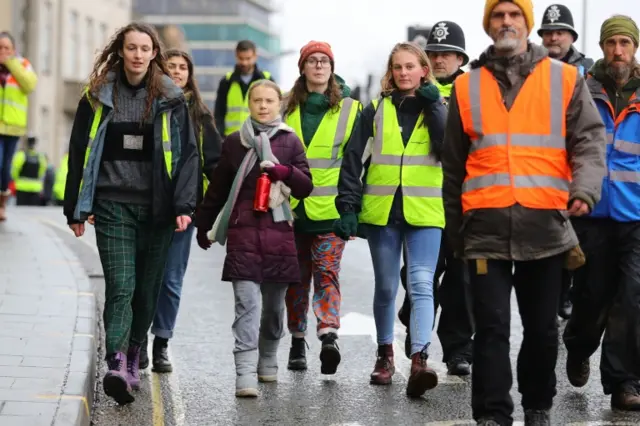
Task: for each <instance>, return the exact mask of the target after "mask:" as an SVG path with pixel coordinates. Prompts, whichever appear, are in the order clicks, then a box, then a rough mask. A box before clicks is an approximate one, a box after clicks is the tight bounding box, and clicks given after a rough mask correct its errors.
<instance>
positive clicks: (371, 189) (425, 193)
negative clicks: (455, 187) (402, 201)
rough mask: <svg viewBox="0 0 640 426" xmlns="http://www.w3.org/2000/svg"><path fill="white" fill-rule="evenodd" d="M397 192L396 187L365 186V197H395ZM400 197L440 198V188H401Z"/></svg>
mask: <svg viewBox="0 0 640 426" xmlns="http://www.w3.org/2000/svg"><path fill="white" fill-rule="evenodd" d="M397 190H398V186H396V185H369V184H367V185H365V187H364V193H365V195H377V196H381V197H389V196H393V195H395V193H396V191H397ZM402 195H403V196H406V197H438V198H440V197H442V188H433V187H425V186H403V187H402Z"/></svg>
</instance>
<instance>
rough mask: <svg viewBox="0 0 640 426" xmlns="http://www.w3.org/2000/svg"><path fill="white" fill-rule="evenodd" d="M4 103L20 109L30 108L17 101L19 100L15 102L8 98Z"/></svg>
mask: <svg viewBox="0 0 640 426" xmlns="http://www.w3.org/2000/svg"><path fill="white" fill-rule="evenodd" d="M2 103H3V104H4V105H5V106H7V105H8V106H12V107H14V108H17V109H20V110H22V111H26V110H27V109H28V107H27V105H24V104H19V103H17V102H13V101H10V100H8V99H5V100H4V101H2Z"/></svg>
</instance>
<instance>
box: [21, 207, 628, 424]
mask: <svg viewBox="0 0 640 426" xmlns="http://www.w3.org/2000/svg"><path fill="white" fill-rule="evenodd" d="M29 214H33V215H36V216H39V217H41V218H45V219H47V220H48V221H49V222H50V224H51V225H52V226H57V227H58V229H59V230H60V231H61V235H62V231H64V230H65V228H66V227H65V223H64V220H63V218H62V215H61V212H60V211H59V209H56V208H47V209H33V210H32V212H30V213H29ZM64 235H65V236H66V238H65V239H64V241H65V242H68V243H69V244H70V246H71V247H72V248H73V249H74V251H75V252H76V253H77V254H78V256H79V257H80V259H81V261H82V262H83V264H84V265H85V267H86V268H87V271H88V273H89V274H90V275H92V276H94V282H95V284H96V286H97V291H98V293H101V292H102V290H101V288H102V287H103V282H102V280H101V279H100V274H101V269H100V264H99V262H98V259H97V255H96V252H95V236H94V234H93V229H92V228H91V227H88V230H87V234H86V235H85V237H83V239H82V241H79V240H75V239H74V238H73V237H72V236H71V235H70V234H68V233H66V231H65V233H64ZM223 260H224V248H222V247H220V246H218V245H215V246H214V247H212V248H211V249H210V250H209V251H207V252H205V251H203V250H201V249H200V248H199V247H198V246H197V244H196V243H195V240H194V242H193V246H192V252H191V261H190V264H189V268H188V272H187V276H186V279H185V283H184V289H183V298H182V305H181V311H180V314H179V317H178V325H177V329H176V331H175V337H174V339H172V341H171V347H170V349H171V352H172V357H173V361H174V373H172V374H166V375H158V374H155V373H151V372H150V371H146V372H145V373H144V376H143V386H142V389H141V391H140V392H138V393H137V395H136V402H135V403H134V404H132V405H129V406H126V407H118V406H117V405H115V404H114V403H113V402H111V401H110V400H108V398H106V397H105V396H104V394H103V393H102V389H101V383H99V386H98V388H99V389H98V393H97V397H96V404H95V408H94V415H93V424H94V425H96V426H125V425H126V426H137V425H139V426H146V425H154V426H158V425H175V426H182V425H190V426H210V425H211V426H213V425H323V426H334V425H335V426H337V425H354V426H355V425H362V426H369V425H371V426H373V425H390V424H391V425H434V426H435V425H441V426H447V425H467V424H474V423H473V421H472V420H470V419H471V407H470V385H469V381H468V379H460V378H457V377H448V376H447V375H446V372H445V369H444V366H443V365H442V364H441V363H436V365H435V366H436V367H437V370H438V373H439V376H440V385H439V386H438V387H437V388H436V389H434V390H432V391H430V392H428V393H427V394H426V395H425V396H424V397H423V398H422V399H420V400H417V401H414V400H410V399H408V398H407V397H406V396H405V393H404V392H405V387H406V377H408V372H409V365H410V364H409V361H408V360H407V359H406V358H405V357H404V355H403V351H402V348H403V342H404V329H403V327H401V326H400V325H399V324H398V327H397V330H396V343H397V345H396V367H397V370H396V375H395V376H394V382H393V384H392V385H391V386H386V387H376V386H372V385H370V384H369V374H370V373H371V370H372V368H373V363H374V361H375V350H376V346H375V343H374V337H373V335H374V333H375V328H374V326H373V317H372V315H373V314H372V301H373V271H372V266H371V260H370V256H369V251H368V247H367V245H366V241H364V240H356V241H352V242H350V243H349V244H348V246H347V249H346V251H345V255H344V260H343V263H342V273H341V281H342V294H343V303H342V329H341V337H340V347H341V350H342V359H343V361H342V363H341V365H340V368H339V370H338V373H337V374H336V375H335V376H323V375H321V374H320V362H319V359H318V353H319V343H318V341H317V340H316V339H315V337H314V336H313V335H312V336H310V338H309V344H310V349H309V350H308V361H309V370H308V371H307V372H291V371H288V370H287V369H286V362H287V355H288V350H289V342H290V337H289V336H288V335H287V336H286V337H285V338H284V339H283V340H282V343H281V349H280V351H279V360H280V372H279V378H278V383H273V384H261V385H260V389H261V396H260V397H259V398H257V399H253V400H247V399H237V398H236V397H235V396H234V385H235V370H234V365H233V355H232V352H231V350H232V347H233V337H232V335H231V324H232V321H233V292H232V289H231V285H230V284H228V283H222V282H220V274H221V267H222V262H223ZM402 295H403V293H402V290H400V292H399V295H398V300H397V302H398V306H400V304H401V297H402ZM512 309H513V312H512V339H511V342H512V351H511V354H512V364H513V365H514V368H515V359H516V355H517V350H518V348H519V344H520V341H521V339H522V328H521V325H520V320H519V317H518V313H517V305H516V303H515V299H513V302H512ZM309 324H310V325H311V324H315V319H313V318H311V317H310V319H309ZM565 355H566V354H565V352H564V348H563V347H562V345H561V352H560V356H559V359H558V367H557V375H558V396H557V397H556V399H555V406H554V410H553V417H552V421H553V424H554V425H576V426H577V425H590V424H593V425H608V424H615V425H637V424H640V414H625V413H620V412H613V411H612V410H611V408H610V406H609V398H608V397H605V396H604V395H603V394H602V390H601V386H600V377H599V371H598V363H599V352H598V353H596V355H594V357H593V358H592V362H591V368H592V374H591V379H590V381H589V384H588V385H587V386H586V387H584V388H581V389H575V388H572V387H571V386H570V385H569V383H568V381H567V379H566V374H565ZM441 357H442V355H441V348H440V344H439V342H438V340H437V336H435V333H434V342H433V344H432V345H431V355H430V362H431V360H434V361H435V360H440V359H441ZM98 361H99V362H100V366H101V372H102V374H103V373H104V368H105V367H104V363H103V362H102V361H101V360H98ZM99 379H100V377H99ZM514 382H515V380H514ZM512 396H513V398H514V402H515V404H516V413H515V419H516V422H517V423H516V424H523V423H522V420H523V414H522V410H521V409H520V407H519V402H520V395H519V394H518V392H517V386H516V385H515V384H514V390H513V391H512Z"/></svg>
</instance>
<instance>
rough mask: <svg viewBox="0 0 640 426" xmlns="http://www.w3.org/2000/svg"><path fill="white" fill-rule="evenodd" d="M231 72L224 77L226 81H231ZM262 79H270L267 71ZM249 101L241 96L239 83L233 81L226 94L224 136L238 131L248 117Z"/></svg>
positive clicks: (263, 72)
mask: <svg viewBox="0 0 640 426" xmlns="http://www.w3.org/2000/svg"><path fill="white" fill-rule="evenodd" d="M232 75H233V72H228V73H227V75H226V77H225V78H226V79H227V81H229V80H231V76H232ZM262 75H263V76H264V78H266V79H268V78H271V73H270V72H269V71H262ZM249 115H250V114H249V99H248V98H247V97H246V96H244V95H243V94H242V87H241V86H240V83H238V82H237V81H234V82H232V83H231V85H230V86H229V92H228V93H227V113H226V114H225V116H224V135H225V136H228V135H230V134H231V133H233V132H235V131H237V130H240V127H241V126H242V123H244V122H245V120H246V119H247V118H248V117H249Z"/></svg>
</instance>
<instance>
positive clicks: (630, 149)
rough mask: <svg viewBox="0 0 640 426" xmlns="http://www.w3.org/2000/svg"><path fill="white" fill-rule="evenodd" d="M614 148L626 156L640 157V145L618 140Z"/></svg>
mask: <svg viewBox="0 0 640 426" xmlns="http://www.w3.org/2000/svg"><path fill="white" fill-rule="evenodd" d="M613 147H614V148H615V149H616V150H618V151H620V152H624V153H626V154H632V155H640V143H635V142H627V141H623V140H621V139H618V140H616V141H615V143H614V144H613Z"/></svg>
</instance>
